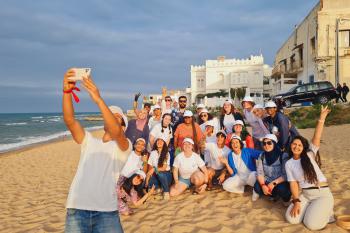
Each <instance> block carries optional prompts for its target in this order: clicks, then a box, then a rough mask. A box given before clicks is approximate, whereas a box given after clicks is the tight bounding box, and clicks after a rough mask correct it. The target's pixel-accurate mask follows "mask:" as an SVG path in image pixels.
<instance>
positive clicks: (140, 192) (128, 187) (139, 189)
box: [122, 173, 144, 198]
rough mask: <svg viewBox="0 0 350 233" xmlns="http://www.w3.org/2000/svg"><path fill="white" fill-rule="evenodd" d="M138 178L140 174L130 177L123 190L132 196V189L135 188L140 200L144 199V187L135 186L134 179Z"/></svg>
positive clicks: (140, 185)
mask: <svg viewBox="0 0 350 233" xmlns="http://www.w3.org/2000/svg"><path fill="white" fill-rule="evenodd" d="M136 176H138V174H136V173H135V174H133V175H132V176H130V177H129V178H126V180H125V181H124V183H123V185H122V188H123V189H124V191H125V192H126V193H127V194H128V195H129V196H130V192H131V189H132V188H134V189H135V191H136V192H137V196H138V197H139V198H142V197H143V195H144V193H143V187H142V186H143V185H142V183H141V184H139V185H133V183H132V180H133V179H134V177H136Z"/></svg>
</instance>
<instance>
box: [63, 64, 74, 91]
mask: <svg viewBox="0 0 350 233" xmlns="http://www.w3.org/2000/svg"><path fill="white" fill-rule="evenodd" d="M74 76H75V72H74V70H73V69H69V70H67V72H66V73H65V74H64V76H63V91H69V90H71V89H72V88H74V87H75V82H72V81H69V80H68V78H70V77H74Z"/></svg>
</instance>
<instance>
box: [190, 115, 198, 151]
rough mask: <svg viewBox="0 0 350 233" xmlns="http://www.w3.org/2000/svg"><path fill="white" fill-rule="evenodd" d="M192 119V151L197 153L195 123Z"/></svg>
mask: <svg viewBox="0 0 350 233" xmlns="http://www.w3.org/2000/svg"><path fill="white" fill-rule="evenodd" d="M191 118H192V123H191V124H192V133H193V141H194V150H195V152H196V153H198V138H197V130H196V122H195V121H194V119H193V117H191Z"/></svg>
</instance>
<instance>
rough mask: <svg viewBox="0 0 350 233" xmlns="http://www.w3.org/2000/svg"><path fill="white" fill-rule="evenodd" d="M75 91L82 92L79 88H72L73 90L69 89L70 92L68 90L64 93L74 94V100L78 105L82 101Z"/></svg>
mask: <svg viewBox="0 0 350 233" xmlns="http://www.w3.org/2000/svg"><path fill="white" fill-rule="evenodd" d="M74 91H80V89H79V88H77V87H72V88H71V89H69V90H67V91H65V90H63V93H66V94H72V95H73V98H74V101H75V102H76V103H79V101H80V100H79V97H78V96H77V94H75V93H74Z"/></svg>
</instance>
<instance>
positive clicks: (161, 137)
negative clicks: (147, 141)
mask: <svg viewBox="0 0 350 233" xmlns="http://www.w3.org/2000/svg"><path fill="white" fill-rule="evenodd" d="M158 139H162V140H163V141H164V142H166V141H167V137H165V135H162V134H161V135H158V136H157V137H156V140H155V141H157V140H158Z"/></svg>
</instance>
